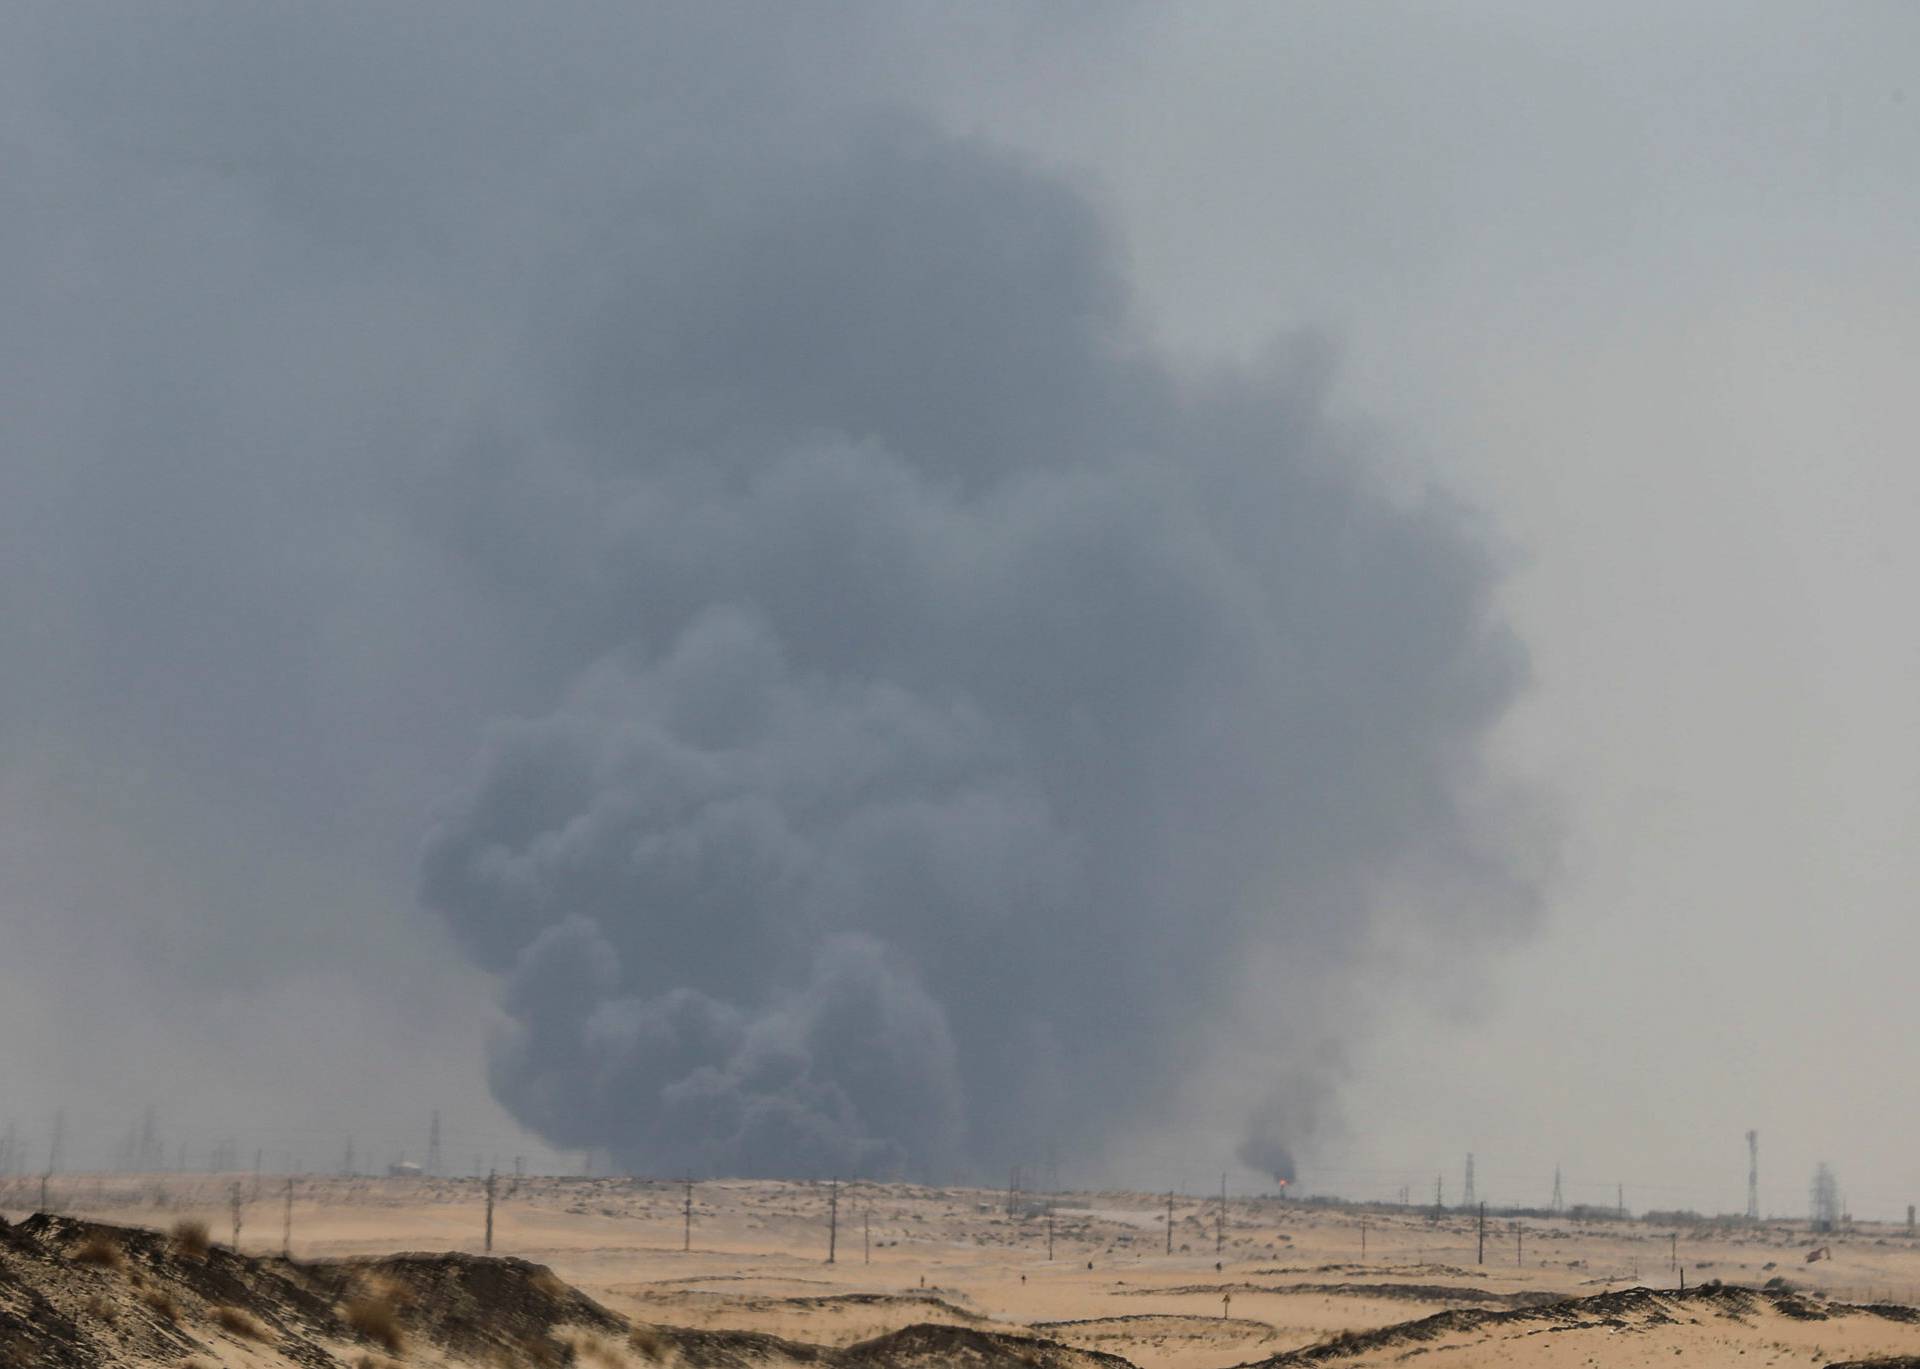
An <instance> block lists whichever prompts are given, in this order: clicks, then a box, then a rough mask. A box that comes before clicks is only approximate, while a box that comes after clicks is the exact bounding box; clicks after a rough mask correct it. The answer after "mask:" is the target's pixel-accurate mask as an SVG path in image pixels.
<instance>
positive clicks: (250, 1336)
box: [213, 1307, 267, 1340]
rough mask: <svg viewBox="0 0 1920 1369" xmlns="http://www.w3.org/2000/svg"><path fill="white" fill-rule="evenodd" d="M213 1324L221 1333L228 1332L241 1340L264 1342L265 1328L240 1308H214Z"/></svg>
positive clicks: (265, 1336)
mask: <svg viewBox="0 0 1920 1369" xmlns="http://www.w3.org/2000/svg"><path fill="white" fill-rule="evenodd" d="M213 1320H214V1324H215V1325H216V1326H218V1327H219V1328H220V1329H221V1330H222V1331H230V1332H232V1333H233V1334H234V1335H236V1336H238V1337H240V1339H242V1340H265V1339H266V1338H267V1328H266V1327H264V1326H262V1325H261V1324H260V1323H259V1322H258V1321H256V1320H254V1318H253V1315H252V1314H251V1313H249V1312H248V1311H246V1310H245V1309H244V1308H240V1307H216V1308H214V1309H213Z"/></svg>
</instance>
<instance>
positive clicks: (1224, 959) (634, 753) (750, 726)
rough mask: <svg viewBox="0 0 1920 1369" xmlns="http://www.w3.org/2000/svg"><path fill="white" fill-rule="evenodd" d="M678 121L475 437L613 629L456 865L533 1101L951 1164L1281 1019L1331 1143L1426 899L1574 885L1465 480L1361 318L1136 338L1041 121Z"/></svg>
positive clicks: (1084, 1118) (1460, 906)
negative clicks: (986, 134)
mask: <svg viewBox="0 0 1920 1369" xmlns="http://www.w3.org/2000/svg"><path fill="white" fill-rule="evenodd" d="M633 155H634V160H635V167H634V169H633V171H632V178H631V184H630V187H629V189H628V190H627V191H625V192H623V193H621V194H619V195H617V196H616V195H609V196H608V197H607V198H606V199H605V200H603V201H602V202H599V203H596V204H595V205H594V206H593V207H592V208H593V212H592V213H591V214H590V215H588V216H587V217H586V222H587V224H588V226H587V228H585V229H583V230H582V232H581V235H580V240H579V242H578V243H577V245H576V246H575V248H574V249H573V251H572V252H571V253H568V254H563V255H562V257H560V258H559V259H557V260H556V261H555V262H554V263H552V264H550V265H549V267H548V269H549V270H550V271H551V273H552V279H543V280H541V281H540V282H539V284H540V286H541V287H542V289H541V296H542V301H543V302H542V304H541V305H540V306H539V309H538V311H537V313H538V318H537V321H536V323H535V325H534V327H535V329H536V331H537V335H538V337H539V346H538V347H537V348H536V349H535V353H536V354H537V355H538V356H539V358H540V361H539V362H538V364H536V365H530V367H529V373H528V383H529V384H531V385H532V386H533V388H534V393H533V394H532V397H531V399H530V401H529V402H528V404H527V405H526V408H525V412H527V413H531V414H533V415H535V417H533V418H531V419H526V418H521V419H518V420H516V421H514V422H511V423H509V422H506V421H504V420H503V421H502V422H500V423H498V424H494V425H491V426H488V427H487V428H486V430H485V431H483V432H482V433H481V434H480V435H478V436H477V437H476V438H475V439H474V441H473V443H472V446H471V448H470V449H469V450H468V451H466V452H464V453H463V454H461V455H460V456H459V457H458V458H457V459H456V460H455V461H454V462H453V463H452V464H453V467H454V471H455V474H452V475H450V476H449V477H448V479H449V481H450V482H453V483H457V486H458V491H459V492H458V494H457V495H456V496H454V498H456V499H457V500H458V501H460V502H461V504H462V508H461V514H462V517H461V519H460V520H459V527H460V528H461V529H462V530H463V535H464V536H466V537H468V538H470V539H471V554H472V556H473V557H474V559H475V560H476V562H478V563H480V564H483V565H485V566H486V567H487V568H488V571H489V573H490V574H493V575H496V576H498V577H500V578H501V579H502V580H503V581H504V582H505V583H506V584H507V585H508V586H509V587H510V588H511V589H512V591H513V592H514V593H516V594H519V595H522V596H525V598H526V600H527V601H528V602H529V603H531V604H533V605H535V606H537V611H538V613H539V614H540V615H542V616H543V617H544V619H545V623H544V626H543V628H542V632H543V634H544V641H545V642H546V643H547V644H548V645H549V647H550V649H551V650H552V651H553V652H554V653H555V655H556V658H557V659H561V660H565V659H581V660H583V661H586V662H588V663H587V664H585V665H584V666H583V667H582V668H581V669H580V670H579V671H578V673H577V674H576V675H575V676H574V677H573V678H572V679H571V681H570V682H569V683H567V684H566V685H565V687H564V689H563V690H562V691H561V693H560V695H559V697H557V698H555V699H554V700H553V702H552V704H551V706H550V707H548V708H545V709H544V710H536V711H534V712H532V713H531V714H530V715H527V716H520V717H516V718H514V719H512V720H507V721H501V722H499V723H498V724H497V725H496V726H495V727H494V728H493V729H492V730H491V733H490V735H489V737H488V739H487V741H486V744H485V747H484V749H483V751H482V753H481V755H480V757H479V759H478V763H477V768H476V769H475V771H474V774H473V776H472V779H471V782H470V783H469V784H468V785H467V786H466V788H465V789H464V790H463V791H462V792H461V793H460V794H459V795H458V796H457V798H455V799H454V800H453V801H451V802H450V803H449V805H448V806H447V807H446V809H445V810H444V812H443V815H442V818H441V820H440V822H439V823H438V826H437V827H436V829H435V831H434V833H433V835H432V838H431V840H430V842H429V845H428V848H427V851H426V855H425V859H424V872H423V893H424V898H425V900H426V902H427V903H428V904H429V905H431V906H432V907H433V908H435V909H438V910H439V911H440V912H441V913H443V914H444V915H445V917H446V918H447V920H448V922H449V923H450V924H451V926H452V927H453V929H454V930H455V932H456V933H457V934H458V936H459V938H460V940H461V942H462V944H463V945H464V946H465V947H467V949H468V950H469V951H470V952H471V953H472V954H473V956H474V957H475V958H476V959H477V960H478V961H479V962H480V963H481V964H483V965H485V966H487V967H489V968H491V969H493V970H496V971H497V972H499V973H500V974H501V975H502V976H504V978H505V984H506V990H505V999H504V1001H505V1006H506V1010H507V1016H508V1018H509V1021H510V1025H509V1026H508V1028H507V1029H506V1030H505V1031H504V1032H503V1033H502V1035H501V1037H500V1039H499V1040H498V1042H497V1043H496V1048H495V1050H494V1053H493V1059H492V1073H493V1084H494V1087H495V1090H496V1091H497V1093H498V1095H499V1096H500V1097H501V1098H502V1099H503V1100H504V1101H505V1102H506V1103H507V1105H508V1106H509V1107H510V1108H511V1109H512V1110H513V1112H514V1113H515V1114H516V1115H517V1116H519V1117H520V1118H521V1119H523V1120H524V1121H525V1122H526V1123H528V1124H529V1125H530V1126H532V1127H533V1128H535V1129H536V1130H538V1131H539V1132H540V1133H541V1134H543V1135H544V1136H546V1137H548V1138H550V1139H551V1140H553V1141H554V1142H555V1143H558V1144H562V1145H566V1146H575V1147H595V1148H602V1149H604V1150H605V1151H607V1152H609V1153H611V1155H612V1156H613V1157H614V1158H615V1160H616V1161H617V1162H619V1163H622V1164H625V1165H628V1166H631V1167H634V1168H636V1169H638V1170H641V1171H646V1172H660V1173H664V1172H668V1171H673V1172H678V1171H681V1170H693V1171H697V1172H719V1173H734V1174H793V1173H799V1174H808V1173H812V1174H826V1173H829V1172H833V1173H839V1174H855V1173H861V1174H875V1175H906V1176H912V1177H946V1176H951V1175H955V1174H959V1173H966V1172H977V1171H980V1170H981V1169H983V1168H984V1167H987V1166H992V1167H994V1168H995V1169H997V1167H998V1166H999V1165H1001V1164H1003V1163H1006V1162H1007V1161H1008V1160H1009V1159H1015V1160H1017V1159H1022V1158H1026V1159H1032V1158H1035V1157H1038V1156H1039V1155H1041V1154H1042V1153H1043V1151H1044V1150H1045V1149H1046V1148H1048V1147H1056V1146H1057V1147H1060V1148H1063V1149H1065V1150H1067V1151H1069V1152H1070V1153H1073V1154H1077V1155H1080V1156H1086V1155H1088V1154H1090V1153H1097V1152H1098V1151H1099V1150H1100V1148H1101V1147H1102V1146H1103V1145H1104V1144H1105V1143H1107V1142H1109V1141H1111V1140H1113V1139H1114V1138H1118V1137H1125V1136H1127V1135H1129V1134H1132V1133H1134V1132H1135V1131H1137V1130H1138V1129H1139V1128H1140V1127H1141V1126H1142V1125H1143V1124H1144V1123H1145V1122H1146V1121H1148V1120H1149V1119H1151V1118H1153V1117H1154V1116H1155V1114H1156V1113H1158V1112H1159V1111H1160V1110H1161V1109H1163V1108H1165V1107H1166V1106H1168V1105H1169V1104H1170V1103H1174V1102H1176V1101H1177V1100H1178V1099H1179V1098H1180V1096H1181V1087H1182V1081H1183V1080H1187V1079H1190V1078H1191V1077H1193V1075H1194V1073H1195V1070H1196V1066H1197V1063H1198V1062H1199V1061H1200V1059H1201V1058H1202V1056H1203V1054H1204V1053H1205V1052H1206V1051H1207V1050H1208V1049H1209V1047H1210V1046H1211V1045H1212V1044H1214V1043H1217V1042H1219V1041H1221V1040H1223V1039H1227V1038H1230V1037H1232V1036H1233V1035H1234V1034H1235V1033H1256V1034H1264V1035H1261V1036H1259V1038H1258V1039H1259V1040H1260V1043H1261V1044H1260V1045H1259V1047H1258V1051H1257V1057H1256V1064H1255V1065H1254V1066H1253V1068H1254V1070H1255V1075H1254V1077H1252V1078H1250V1079H1244V1080H1242V1081H1241V1083H1240V1085H1239V1088H1240V1090H1241V1091H1242V1092H1243V1093H1244V1096H1245V1097H1246V1099H1247V1104H1248V1106H1247V1111H1248V1114H1249V1119H1248V1124H1249V1127H1250V1128H1251V1131H1250V1135H1251V1137H1252V1139H1251V1140H1250V1141H1249V1143H1248V1148H1247V1149H1246V1150H1245V1151H1244V1152H1243V1153H1244V1155H1245V1157H1246V1159H1247V1160H1249V1161H1250V1162H1252V1163H1254V1164H1257V1165H1260V1166H1264V1167H1266V1168H1268V1169H1270V1170H1272V1171H1273V1172H1275V1173H1276V1174H1283V1173H1286V1172H1290V1168H1291V1157H1290V1156H1289V1154H1288V1146H1289V1145H1290V1144H1295V1143H1297V1142H1298V1141H1299V1140H1301V1139H1304V1137H1305V1136H1307V1135H1309V1134H1310V1133H1311V1131H1312V1129H1313V1126H1314V1119H1315V1117H1316V1116H1317V1115H1318V1114H1319V1113H1320V1111H1321V1110H1322V1097H1321V1095H1322V1094H1324V1092H1325V1091H1326V1089H1327V1087H1328V1084H1327V1080H1328V1073H1327V1071H1326V1070H1325V1069H1323V1068H1321V1066H1319V1065H1318V1064H1316V1063H1315V1062H1316V1060H1317V1059H1319V1058H1320V1057H1319V1055H1318V1054H1317V1053H1318V1052H1320V1051H1321V1050H1322V1049H1323V1047H1324V1038H1325V1037H1326V1036H1327V1035H1328V1034H1329V1032H1330V1026H1329V1023H1328V1021H1327V1020H1326V1018H1325V1016H1324V1011H1325V1009H1326V1008H1327V1006H1328V1005H1329V1004H1330V1003H1332V1002H1334V1001H1337V999H1338V998H1339V996H1340V995H1341V994H1342V993H1345V992H1349V991H1352V990H1354V989H1356V988H1357V987H1358V986H1359V985H1360V984H1361V983H1362V982H1363V980H1364V979H1365V978H1366V977H1367V976H1368V975H1370V974H1371V973H1373V970H1374V969H1375V968H1376V964H1375V962H1376V960H1377V954H1376V953H1377V952H1378V950H1379V944H1378V943H1379V942H1380V940H1381V938H1382V937H1383V935H1385V934H1386V932H1387V930H1388V923H1387V922H1386V921H1385V920H1384V919H1386V918H1387V917H1388V914H1387V913H1386V912H1384V911H1383V903H1384V902H1385V901H1386V900H1385V896H1384V895H1383V892H1382V891H1383V890H1385V889H1387V888H1389V887H1392V886H1401V887H1407V886H1412V887H1417V888H1419V889H1420V891H1421V895H1420V897H1421V902H1420V904H1419V905H1418V906H1417V907H1416V908H1414V909H1413V910H1412V911H1411V912H1410V911H1408V909H1407V908H1406V907H1405V906H1400V907H1398V908H1397V910H1396V911H1395V912H1394V913H1393V915H1392V916H1393V917H1394V918H1396V919H1398V921H1397V922H1396V923H1395V925H1396V926H1404V925H1406V924H1414V925H1417V924H1419V923H1420V922H1421V921H1422V920H1423V919H1426V920H1433V921H1442V922H1452V921H1453V920H1455V919H1460V920H1462V921H1467V920H1476V921H1481V922H1484V920H1486V919H1487V918H1489V917H1503V916H1507V915H1509V914H1510V913H1513V912H1515V911H1518V910H1520V909H1522V908H1523V907H1524V905H1525V902H1526V899H1525V894H1524V890H1522V889H1521V888H1520V887H1519V885H1518V884H1517V882H1516V881H1515V880H1514V879H1513V878H1512V877H1511V876H1510V875H1509V873H1508V871H1507V867H1506V866H1505V864H1503V862H1502V859H1501V856H1500V853H1499V851H1498V849H1497V847H1494V846H1492V845H1490V844H1489V842H1488V840H1487V837H1486V834H1485V833H1483V832H1482V831H1481V830H1479V825H1478V823H1477V821H1476V820H1475V819H1474V817H1473V816H1472V806H1471V804H1470V803H1469V802H1468V801H1467V799H1466V797H1465V796H1466V795H1468V794H1470V793H1471V792H1472V791H1473V790H1474V789H1475V788H1476V787H1477V786H1478V785H1479V784H1480V781H1481V775H1480V768H1479V765H1478V762H1477V760H1476V756H1477V753H1478V749H1479V747H1480V744H1481V741H1482V739H1483V736H1484V734H1485V732H1486V730H1487V729H1488V727H1489V726H1490V725H1491V724H1492V723H1493V722H1494V721H1495V720H1496V719H1497V718H1498V717H1499V716H1500V715H1501V713H1502V711H1503V710H1504V709H1505V707H1506V706H1507V704H1508V702H1509V701H1510V700H1511V698H1512V697H1513V694H1514V691H1515V689H1516V686H1517V683H1518V681H1519V680H1520V677H1521V674H1522V663H1521V659H1520V656H1519V653H1518V652H1517V650H1516V648H1515V646H1514V644H1513V642H1512V641H1511V640H1510V638H1509V636H1508V635H1507V634H1506V633H1505V632H1504V631H1503V630H1502V628H1501V627H1500V626H1499V624H1498V623H1497V622H1495V621H1493V620H1492V619H1491V617H1490V613H1489V593H1490V589H1491V587H1492V585H1493V583H1494V578H1493V570H1492V567H1491V565H1490V562H1489V559H1488V557H1487V556H1486V555H1485V554H1484V552H1483V550H1482V547H1481V546H1480V544H1479V542H1478V540H1477V538H1476V536H1475V535H1474V533H1473V531H1472V529H1471V527H1470V525H1469V523H1468V522H1467V521H1466V520H1464V519H1463V518H1462V517H1460V516H1459V515H1458V514H1457V513H1456V512H1455V511H1453V510H1452V509H1450V508H1449V507H1448V506H1446V505H1445V504H1444V503H1443V502H1441V501H1437V500H1432V499H1427V500H1419V501H1412V502H1409V501H1404V500H1402V501H1396V500H1393V499H1390V498H1388V497H1387V495H1386V494H1385V493H1384V492H1383V491H1382V490H1381V489H1380V488H1379V487H1378V484H1377V482H1376V480H1375V478H1374V476H1373V475H1372V474H1371V473H1370V470H1369V468H1368V466H1367V463H1366V462H1365V460H1364V459H1363V458H1362V456H1361V454H1360V453H1358V452H1356V451H1355V450H1354V447H1353V444H1352V443H1351V442H1350V441H1348V440H1347V439H1345V438H1344V437H1343V436H1342V434H1341V433H1340V431H1339V430H1338V428H1337V427H1336V426H1334V425H1332V424H1331V423H1330V422H1329V421H1328V420H1327V418H1326V417H1325V414H1324V409H1323V403H1322V392H1323V389H1324V377H1325V370H1326V367H1325V365H1324V359H1323V358H1322V356H1321V355H1320V353H1319V352H1318V351H1317V350H1316V349H1315V348H1314V347H1312V346H1310V345H1305V344H1302V345H1300V346H1297V347H1294V348H1293V349H1291V350H1290V351H1283V352H1281V353H1278V354H1276V355H1275V356H1274V357H1273V358H1270V359H1269V360H1268V361H1267V362H1266V363H1264V364H1262V365H1260V366H1257V367H1251V368H1248V369H1246V370H1243V371H1236V372H1232V373H1224V374H1214V375H1211V376H1207V377H1204V378H1201V379H1197V380H1196V379H1193V378H1190V377H1181V376H1177V375H1176V374H1175V372H1174V371H1173V370H1172V369H1171V368H1170V367H1169V366H1168V364H1167V363H1166V362H1165V361H1163V360H1162V359H1161V358H1159V357H1157V356H1155V355H1154V354H1153V353H1152V352H1151V351H1150V350H1148V349H1143V348H1142V347H1140V346H1138V345H1135V344H1134V343H1133V342H1132V341H1131V340H1130V337H1129V333H1128V329H1127V324H1126V318H1127V300H1126V296H1125V292H1124V290H1123V288H1122V284H1121V280H1120V277H1119V275H1118V272H1117V270H1116V266H1115V259H1114V252H1113V247H1112V243H1111V242H1110V241H1109V238H1108V235H1107V233H1106V231H1105V230H1104V228H1103V225H1102V223H1101V222H1100V220H1099V218H1098V216H1097V215H1096V214H1095V213H1094V212H1093V210H1092V209H1091V208H1090V207H1089V204H1088V203H1087V202H1086V201H1085V200H1084V199H1083V198H1082V197H1081V196H1080V195H1079V194H1078V193H1077V192H1076V191H1075V190H1074V189H1072V188H1071V187H1069V186H1068V185H1066V184H1063V183H1061V182H1059V181H1057V180H1054V179H1050V178H1048V177H1047V176H1044V175H1041V174H1038V173H1036V172H1034V171H1031V170H1028V169H1025V168H1023V167H1022V166H1020V165H1018V164H1016V163H1015V162H1013V161H1012V160H1010V159H1009V158H1007V157H1006V156H1004V155H1002V154H1000V153H997V152H995V151H994V150H992V149H989V148H985V147H982V146H980V145H977V144H975V143H972V142H969V141H965V140H959V139H955V138H953V137H949V136H946V135H944V134H941V133H939V132H936V131H934V130H933V129H931V128H929V127H927V126H925V125H923V124H922V123H921V122H919V121H918V120H917V119H915V118H912V117H908V116H905V115H899V114H886V115H880V116H871V117H867V118H863V119H860V120H855V121H851V122H850V123H849V124H848V125H847V126H846V127H844V128H840V129H838V130H837V131H836V133H835V135H834V136H832V137H828V138H823V139H821V140H819V141H818V142H816V143H812V144H810V145H808V146H806V147H801V148H795V147H792V146H787V145H784V144H783V143H782V140H780V139H778V138H775V137H774V136H773V135H772V134H771V133H769V132H766V131H765V130H762V131H760V132H759V133H758V134H756V133H754V132H753V131H751V130H749V132H748V134H747V135H746V136H744V137H741V138H739V139H737V140H733V141H726V140H716V141H715V142H712V143H709V144H705V145H702V146H701V147H699V148H698V149H697V150H695V151H693V152H691V153H690V152H688V151H687V150H686V149H684V148H672V149H670V150H669V151H668V152H666V153H661V154H657V155H656V154H650V153H648V152H647V151H645V150H644V148H643V147H642V146H640V145H636V147H635V149H634V154H633ZM1295 1099H1298V1100H1300V1106H1298V1107H1295V1106H1293V1102H1292V1100H1295Z"/></svg>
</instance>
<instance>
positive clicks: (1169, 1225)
mask: <svg viewBox="0 0 1920 1369" xmlns="http://www.w3.org/2000/svg"><path fill="white" fill-rule="evenodd" d="M40 1205H41V1206H42V1207H45V1206H46V1200H45V1195H44V1194H43V1195H42V1198H41V1203H40ZM1167 1253H1168V1254H1169V1255H1171V1254H1172V1253H1173V1190H1172V1189H1168V1190H1167Z"/></svg>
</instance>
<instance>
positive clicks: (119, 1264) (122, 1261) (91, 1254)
mask: <svg viewBox="0 0 1920 1369" xmlns="http://www.w3.org/2000/svg"><path fill="white" fill-rule="evenodd" d="M73 1258H74V1260H75V1261H76V1262H77V1263H79V1264H90V1265H92V1266H93V1267H94V1268H95V1269H125V1268H126V1267H127V1254H126V1252H125V1251H124V1250H122V1249H121V1248H120V1242H118V1241H116V1240H114V1239H113V1237H111V1236H109V1235H107V1233H106V1232H104V1231H96V1232H94V1233H93V1234H92V1235H91V1236H89V1237H87V1239H86V1240H84V1241H82V1242H81V1243H80V1248H79V1249H78V1250H76V1251H74V1252H73Z"/></svg>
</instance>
